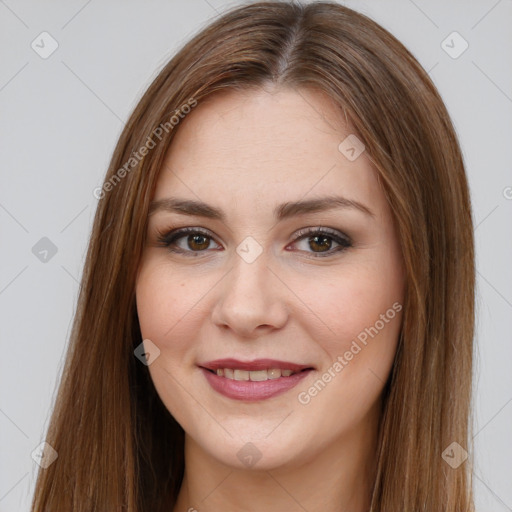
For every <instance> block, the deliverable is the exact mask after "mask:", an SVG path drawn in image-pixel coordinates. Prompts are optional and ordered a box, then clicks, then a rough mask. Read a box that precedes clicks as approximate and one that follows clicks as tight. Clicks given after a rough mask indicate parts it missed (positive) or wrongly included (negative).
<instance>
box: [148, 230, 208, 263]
mask: <svg viewBox="0 0 512 512" xmlns="http://www.w3.org/2000/svg"><path fill="white" fill-rule="evenodd" d="M181 240H183V242H181ZM212 241H213V237H212V236H210V234H209V233H207V232H206V231H203V230H201V229H198V228H183V229H179V230H177V231H176V230H171V231H169V232H167V233H165V234H162V233H159V236H158V245H159V246H161V247H166V248H167V249H169V251H171V252H176V253H180V254H184V255H186V256H197V255H198V253H200V252H206V250H207V249H208V248H209V247H210V245H211V243H212Z"/></svg>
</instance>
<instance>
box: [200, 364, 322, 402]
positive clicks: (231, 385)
mask: <svg viewBox="0 0 512 512" xmlns="http://www.w3.org/2000/svg"><path fill="white" fill-rule="evenodd" d="M201 371H202V372H203V374H204V376H205V377H206V380H207V381H208V382H209V383H210V386H211V387H212V388H213V389H214V390H215V391H217V393H220V394H221V395H224V396H227V397H228V398H232V399H234V400H244V401H246V402H257V401H258V400H266V399H267V398H271V397H273V396H277V395H280V394H282V393H285V392H286V391H288V390H289V389H292V388H294V387H295V386H296V385H297V384H298V383H299V382H300V381H301V380H302V379H304V378H305V377H307V376H308V375H309V374H310V372H311V371H312V370H304V371H302V372H299V373H294V374H293V375H290V376H289V377H279V378H278V379H268V380H264V381H259V382H257V381H251V380H233V379H227V378H226V377H219V376H218V375H217V374H216V373H212V372H210V371H208V370H206V369H205V368H201Z"/></svg>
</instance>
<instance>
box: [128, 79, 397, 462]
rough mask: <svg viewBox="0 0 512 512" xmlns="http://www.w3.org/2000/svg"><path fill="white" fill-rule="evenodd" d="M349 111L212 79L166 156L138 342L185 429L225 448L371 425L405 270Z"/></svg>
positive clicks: (341, 435)
mask: <svg viewBox="0 0 512 512" xmlns="http://www.w3.org/2000/svg"><path fill="white" fill-rule="evenodd" d="M341 117H342V116H341V114H340V113H339V110H337V109H336V107H335V106H334V105H333V104H332V103H331V101H330V100H329V99H328V98H327V97H326V96H325V95H323V94H322V93H320V92H318V91H311V90H301V91H300V92H296V91H292V90H291V89H277V90H273V91H267V90H258V91H255V90H254V91H248V92H229V93H224V94H221V95H217V96H213V97H211V98H210V99H209V100H208V101H206V102H204V103H202V104H201V103H200V104H199V105H198V106H197V107H196V108H195V109H194V110H193V111H192V112H191V113H190V114H189V115H188V117H187V118H186V119H185V120H184V121H181V123H182V124H181V125H179V126H178V127H177V129H178V131H177V133H176V137H175V138H174V140H173V143H172V146H171V148H170V150H169V152H168V154H167V157H166V161H165V164H164V166H163V168H162V170H161V174H160V176H159V180H158V183H157V187H156V190H155V194H154V197H153V208H152V212H151V213H150V217H149V223H148V238H147V246H146V247H145V252H144V256H143V260H142V263H141V267H140V269H139V274H138V279H137V287H136V296H137V309H138V315H139V321H140V327H141V332H142V337H143V338H144V340H145V341H144V347H145V349H146V350H147V351H148V352H150V353H152V354H153V357H154V355H155V346H156V347H157V348H158V350H159V355H158V356H157V357H156V358H155V359H154V360H153V361H152V362H151V364H150V365H149V371H150V374H151V377H152V380H153V382H154V384H155V387H156V389H157V392H158V394H159V396H160V398H161V399H162V401H163V403H164V404H165V406H166V407H167V409H168V410H169V411H170V413H171V414H172V415H173V416H174V417H175V418H176V420H177V421H178V422H179V423H180V424H181V426H182V427H183V429H184V430H185V432H186V434H187V439H188V441H187V442H188V443H191V444H192V445H193V446H195V447H196V449H197V450H199V451H201V452H202V453H203V455H204V456H205V457H210V458H213V459H215V460H217V461H218V462H220V463H224V464H227V465H230V466H234V467H239V468H242V467H250V466H251V465H253V464H257V467H258V468H262V469H270V468H276V467H279V466H283V467H285V466H288V465H290V464H302V463H305V462H307V461H309V460H312V458H313V457H316V456H318V455H319V454H320V453H321V452H323V451H325V450H326V449H331V448H333V447H335V446H338V447H340V446H343V445H344V444H345V445H346V444H348V443H354V442H357V441H355V440H356V439H357V436H358V435H359V436H360V435H361V433H363V432H372V433H374V432H375V430H374V427H375V425H376V423H377V420H378V417H379V406H380V404H379V397H380V395H381V392H382V389H383V387H384V384H385V381H386V379H387V377H388V375H389V372H390V369H391V366H392V362H393V358H394V355H395V351H396V346H397V340H398V335H399V331H400V324H401V316H402V313H401V312H400V310H401V309H402V300H403V293H404V277H403V275H404V274H403V267H402V260H401V255H400V249H399V243H398V239H397V234H396V232H395V227H394V223H393V220H392V217H391V212H390V209H389V206H388V204H387V202H386V199H385V195H384V192H383V190H382V188H381V185H380V183H379V181H378V179H377V174H376V172H375V170H374V169H373V167H372V165H371V163H370V161H369V159H368V157H367V155H366V153H365V152H364V151H363V152H362V153H361V154H360V155H359V156H358V153H359V152H360V151H361V149H362V148H361V147H359V146H358V145H357V140H355V139H353V136H352V137H350V138H349V139H348V140H345V139H346V138H347V136H349V135H351V133H352V132H351V129H350V127H349V126H347V125H345V124H344V123H343V122H342V119H341ZM354 141H355V143H356V145H354ZM340 144H341V146H340ZM334 198H337V201H335V200H334ZM331 199H333V200H332V201H331ZM184 228H187V229H189V230H190V232H185V233H183V232H182V233H180V234H178V233H177V231H178V230H181V229H184ZM158 350H157V351H156V353H158ZM150 361H151V359H150ZM290 373H291V375H289V374H290ZM248 443H251V444H248Z"/></svg>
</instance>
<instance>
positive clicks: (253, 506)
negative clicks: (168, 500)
mask: <svg viewBox="0 0 512 512" xmlns="http://www.w3.org/2000/svg"><path fill="white" fill-rule="evenodd" d="M378 410H379V409H378V404H376V407H375V408H374V409H373V410H372V412H371V413H370V414H369V416H367V417H366V418H365V419H364V421H362V422H361V423H360V424H357V425H355V427H354V428H353V429H352V430H351V431H350V432H347V433H344V435H343V438H340V439H337V440H336V441H335V442H333V443H330V444H328V445H325V446H324V447H323V448H322V449H321V451H320V452H317V453H315V454H314V456H313V457H310V458H309V460H302V461H301V462H300V463H296V464H295V465H293V466H292V465H291V464H288V465H286V467H285V466H282V467H276V468H273V469H271V470H268V471H267V470H257V469H255V468H254V469H238V468H233V467H230V466H227V465H224V464H223V463H222V462H220V461H219V460H217V459H215V458H213V457H212V456H211V455H209V454H208V453H207V452H205V451H204V450H203V449H202V448H201V447H200V446H199V445H198V444H197V443H196V442H195V441H194V440H193V439H191V438H190V437H189V436H188V435H186V438H185V474H184V479H183V483H182V486H181V489H180V492H179V495H178V500H177V502H176V505H175V507H174V509H173V512H194V511H197V512H220V511H222V512H235V511H236V512H238V511H240V510H245V511H251V512H252V511H255V512H256V511H261V510H265V511H268V512H273V511H280V512H281V511H282V510H287V511H290V512H292V511H293V512H295V511H297V512H299V511H300V512H304V511H305V510H307V511H308V512H320V511H322V512H331V511H332V512H334V511H336V512H340V511H342V512H367V511H368V510H369V507H370V498H371V491H372V487H373V483H374V477H375V464H376V453H377V436H378V418H379V416H378Z"/></svg>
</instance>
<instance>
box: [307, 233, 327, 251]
mask: <svg viewBox="0 0 512 512" xmlns="http://www.w3.org/2000/svg"><path fill="white" fill-rule="evenodd" d="M312 240H313V243H314V244H319V245H320V244H321V245H323V247H324V248H323V249H321V251H320V252H324V251H327V250H329V246H330V237H328V236H324V235H316V236H313V237H312ZM318 240H321V241H322V242H321V243H319V242H318ZM326 242H327V247H326V246H325V243H326ZM309 246H310V247H311V248H312V249H313V246H312V245H311V243H310V244H309Z"/></svg>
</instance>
